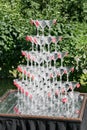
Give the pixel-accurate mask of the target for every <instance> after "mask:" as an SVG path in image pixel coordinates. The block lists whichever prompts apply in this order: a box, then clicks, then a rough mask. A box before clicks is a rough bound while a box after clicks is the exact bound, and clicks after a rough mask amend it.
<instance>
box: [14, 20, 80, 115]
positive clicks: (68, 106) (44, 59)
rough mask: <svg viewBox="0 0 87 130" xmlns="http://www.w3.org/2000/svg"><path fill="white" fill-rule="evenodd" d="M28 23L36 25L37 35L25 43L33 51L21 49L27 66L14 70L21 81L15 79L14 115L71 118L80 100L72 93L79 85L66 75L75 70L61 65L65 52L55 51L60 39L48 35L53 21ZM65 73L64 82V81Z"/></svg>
mask: <svg viewBox="0 0 87 130" xmlns="http://www.w3.org/2000/svg"><path fill="white" fill-rule="evenodd" d="M31 24H32V25H35V26H36V29H37V34H36V36H28V35H27V36H26V41H27V42H31V43H32V49H31V51H25V50H22V55H23V56H24V57H25V59H26V61H27V65H19V66H18V68H17V70H18V72H19V73H20V75H21V76H20V79H15V80H14V85H15V86H16V87H17V89H18V93H17V97H18V101H17V105H16V106H15V108H14V110H15V112H16V113H17V114H27V115H36V116H37V115H42V116H46V115H47V116H64V117H69V116H70V117H73V115H74V114H75V112H76V109H78V108H76V107H75V106H76V104H77V103H78V102H79V98H80V94H79V93H76V92H74V89H75V88H76V87H77V88H79V87H80V85H79V83H77V82H71V81H69V74H70V73H71V72H73V71H74V67H66V66H64V65H63V61H64V58H65V57H66V56H67V54H68V53H67V52H60V50H57V49H56V47H57V44H58V42H59V41H61V40H62V37H61V36H58V37H56V36H51V34H50V32H51V28H52V26H53V25H55V24H56V20H55V19H54V20H31ZM46 27H48V31H49V34H48V36H45V35H44V34H45V33H44V32H45V28H46ZM40 29H41V30H42V33H41V34H39V30H40ZM51 43H54V44H55V49H54V51H53V52H51V50H50V46H51ZM58 46H59V45H58ZM58 59H60V60H59V61H60V67H56V66H55V65H56V63H57V62H59V61H58ZM52 61H54V64H53V65H52V64H51V63H52ZM29 63H31V64H29ZM65 74H66V77H67V79H66V81H63V75H65ZM58 77H59V80H58ZM74 95H75V96H74ZM75 108H76V109H75ZM77 116H78V115H77ZM75 117H76V116H75Z"/></svg>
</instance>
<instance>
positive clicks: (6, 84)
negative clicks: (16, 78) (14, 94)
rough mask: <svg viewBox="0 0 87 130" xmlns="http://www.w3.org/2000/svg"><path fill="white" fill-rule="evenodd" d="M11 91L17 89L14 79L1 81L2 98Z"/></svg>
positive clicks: (0, 93) (0, 91)
mask: <svg viewBox="0 0 87 130" xmlns="http://www.w3.org/2000/svg"><path fill="white" fill-rule="evenodd" d="M9 89H16V87H15V86H14V85H13V79H0V96H2V95H3V94H4V93H6V91H8V90H9Z"/></svg>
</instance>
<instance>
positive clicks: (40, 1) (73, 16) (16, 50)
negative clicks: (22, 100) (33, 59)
mask: <svg viewBox="0 0 87 130" xmlns="http://www.w3.org/2000/svg"><path fill="white" fill-rule="evenodd" d="M31 18H32V19H57V22H58V23H57V25H56V27H54V28H53V31H52V35H56V36H57V35H62V36H63V41H62V42H61V43H59V44H60V50H66V51H68V52H69V57H68V59H66V62H65V63H64V64H65V65H69V66H70V65H74V66H75V67H76V69H75V73H74V75H73V80H76V81H80V83H81V84H82V85H83V86H86V85H87V1H86V0H37V1H36V0H1V1H0V78H8V77H15V76H17V75H16V74H17V73H16V71H15V70H16V68H17V66H18V65H19V64H21V63H22V62H25V61H24V59H23V58H22V56H21V50H23V49H27V48H28V49H30V44H29V43H26V41H25V36H26V35H27V34H28V35H31V34H35V33H36V32H35V27H33V26H31V25H30V23H29V21H30V19H31ZM79 58H80V60H79V62H78V66H77V59H79ZM75 59H76V60H75Z"/></svg>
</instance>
